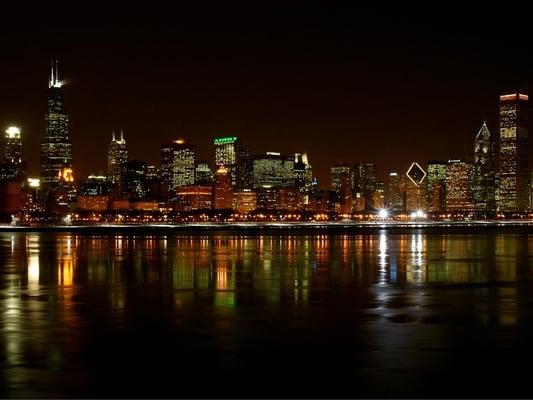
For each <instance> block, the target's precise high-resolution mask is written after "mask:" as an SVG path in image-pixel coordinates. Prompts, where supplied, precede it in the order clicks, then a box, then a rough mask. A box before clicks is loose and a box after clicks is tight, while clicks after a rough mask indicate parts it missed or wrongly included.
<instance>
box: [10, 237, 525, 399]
mask: <svg viewBox="0 0 533 400" xmlns="http://www.w3.org/2000/svg"><path fill="white" fill-rule="evenodd" d="M532 245H533V236H532V235H528V234H517V235H513V234H511V233H509V232H507V233H501V234H499V233H486V234H471V235H458V234H434V233H432V234H427V233H424V231H422V230H419V231H417V230H413V231H406V232H405V233H404V234H392V233H388V232H386V231H379V230H376V231H375V233H374V234H368V233H366V234H364V235H355V234H353V235H342V234H338V235H337V234H336V235H307V236H306V235H304V234H298V235H292V236H290V235H279V234H275V235H263V236H259V235H253V236H251V235H239V234H233V233H214V234H211V235H208V234H206V235H190V236H189V235H182V234H176V235H174V234H162V235H135V236H134V235H94V236H91V235H79V234H74V233H16V234H11V233H2V234H0V260H1V261H0V266H1V267H0V274H1V275H0V285H1V286H0V357H1V358H0V385H1V387H0V388H1V391H0V395H1V396H2V397H35V396H37V397H73V396H74V397H116V396H120V397H155V396H157V397H179V396H187V397H228V396H232V397H235V396H246V397H273V396H275V397H294V396H298V397H304V396H305V397H341V396H343V397H346V396H350V397H357V396H365V397H373V396H379V397H388V396H394V397H401V396H410V397H413V396H414V397H420V396H431V397H445V396H454V397H457V396H490V397H492V396H496V397H509V396H526V397H527V396H529V397H531V396H532V395H533V390H532V384H531V382H532V380H531V368H530V363H531V360H533V329H532V328H533V280H532V279H531V278H532V265H533V246H532Z"/></svg>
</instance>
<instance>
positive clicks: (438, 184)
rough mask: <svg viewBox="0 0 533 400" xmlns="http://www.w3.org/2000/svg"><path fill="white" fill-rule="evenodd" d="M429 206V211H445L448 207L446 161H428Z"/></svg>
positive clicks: (427, 193)
mask: <svg viewBox="0 0 533 400" xmlns="http://www.w3.org/2000/svg"><path fill="white" fill-rule="evenodd" d="M427 174H428V176H427V192H426V197H427V206H428V209H429V211H444V209H445V208H446V163H445V162H444V161H436V160H432V161H428V167H427Z"/></svg>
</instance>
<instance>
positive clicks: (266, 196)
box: [256, 187, 281, 210]
mask: <svg viewBox="0 0 533 400" xmlns="http://www.w3.org/2000/svg"><path fill="white" fill-rule="evenodd" d="M256 193H257V208H259V209H266V210H277V209H279V208H280V207H281V192H280V189H279V188H273V187H262V188H258V189H257V190H256Z"/></svg>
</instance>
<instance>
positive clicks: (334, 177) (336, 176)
mask: <svg viewBox="0 0 533 400" xmlns="http://www.w3.org/2000/svg"><path fill="white" fill-rule="evenodd" d="M330 172H331V176H330V185H329V187H330V189H331V190H333V191H334V192H335V193H337V194H340V192H341V183H342V178H343V176H344V174H348V175H350V167H349V166H348V165H347V164H345V163H337V164H335V165H334V166H333V167H331V169H330ZM350 188H351V184H350Z"/></svg>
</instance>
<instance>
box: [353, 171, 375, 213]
mask: <svg viewBox="0 0 533 400" xmlns="http://www.w3.org/2000/svg"><path fill="white" fill-rule="evenodd" d="M376 182H377V176H376V164H374V163H357V164H355V165H354V166H353V168H352V192H353V194H354V196H355V195H356V194H357V193H360V195H361V196H362V197H363V198H364V199H365V208H366V209H374V208H376V205H375V204H374V199H375V192H376Z"/></svg>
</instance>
